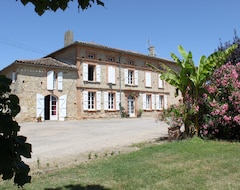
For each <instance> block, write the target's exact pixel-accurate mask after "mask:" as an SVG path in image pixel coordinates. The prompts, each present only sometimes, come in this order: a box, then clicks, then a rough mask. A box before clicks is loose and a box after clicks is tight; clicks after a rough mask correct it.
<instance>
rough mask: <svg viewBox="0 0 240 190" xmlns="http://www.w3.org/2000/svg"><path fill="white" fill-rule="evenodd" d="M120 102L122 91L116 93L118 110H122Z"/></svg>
mask: <svg viewBox="0 0 240 190" xmlns="http://www.w3.org/2000/svg"><path fill="white" fill-rule="evenodd" d="M119 104H120V93H119V92H117V93H116V110H120V107H119Z"/></svg>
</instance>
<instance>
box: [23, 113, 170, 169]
mask: <svg viewBox="0 0 240 190" xmlns="http://www.w3.org/2000/svg"><path fill="white" fill-rule="evenodd" d="M19 125H20V126H21V130H20V133H19V134H20V135H24V136H26V137H27V142H29V143H31V144H32V158H31V159H23V160H24V162H26V163H28V164H30V165H31V166H32V167H33V166H36V167H39V165H40V164H41V166H42V167H44V166H47V167H49V166H53V165H55V166H56V165H58V166H61V165H67V164H70V163H73V162H81V161H83V160H87V159H88V158H89V155H90V154H92V157H94V154H95V156H96V155H100V153H103V152H104V154H105V156H106V154H108V153H110V152H115V153H119V152H121V151H123V152H124V150H125V151H126V150H127V149H128V148H129V146H130V145H132V144H134V143H140V142H145V141H153V140H155V139H158V138H160V137H164V136H167V128H168V125H166V124H165V123H163V122H156V121H155V118H133V119H130V118H128V119H121V118H119V119H98V120H80V121H64V122H62V121H46V122H40V123H33V122H31V123H19Z"/></svg>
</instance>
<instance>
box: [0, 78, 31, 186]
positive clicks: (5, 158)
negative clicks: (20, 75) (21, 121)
mask: <svg viewBox="0 0 240 190" xmlns="http://www.w3.org/2000/svg"><path fill="white" fill-rule="evenodd" d="M11 83H12V81H11V79H8V78H6V77H5V76H3V75H0V121H1V122H0V155H1V156H0V175H2V179H3V180H8V179H12V178H13V177H14V183H16V184H17V185H18V186H23V185H24V184H25V183H30V181H31V177H30V176H29V175H28V173H29V171H30V168H29V166H28V165H27V164H25V163H24V162H23V161H22V160H21V156H24V157H26V158H30V157H31V149H32V147H31V144H29V143H27V142H26V139H27V138H26V137H25V136H18V131H19V130H20V126H19V125H18V123H17V122H16V121H15V120H14V117H15V116H16V115H17V114H18V113H19V112H20V106H19V98H18V97H17V96H16V95H14V94H11V93H10V92H11V89H10V87H9V86H10V84H11Z"/></svg>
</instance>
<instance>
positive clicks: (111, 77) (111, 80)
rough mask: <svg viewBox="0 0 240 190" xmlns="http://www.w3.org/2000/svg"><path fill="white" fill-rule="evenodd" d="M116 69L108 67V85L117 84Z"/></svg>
mask: <svg viewBox="0 0 240 190" xmlns="http://www.w3.org/2000/svg"><path fill="white" fill-rule="evenodd" d="M115 73H116V72H115V67H113V66H108V83H112V84H115V83H116V76H115Z"/></svg>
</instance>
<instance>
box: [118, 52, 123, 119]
mask: <svg viewBox="0 0 240 190" xmlns="http://www.w3.org/2000/svg"><path fill="white" fill-rule="evenodd" d="M121 57H122V54H121V55H120V56H119V57H118V68H119V92H120V105H121V107H122V77H121V70H122V67H121ZM121 107H120V108H119V113H120V117H121Z"/></svg>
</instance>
